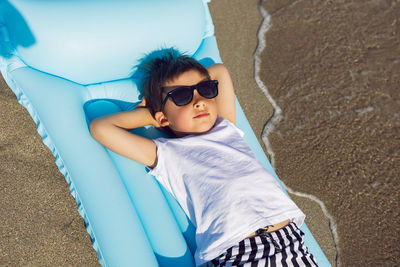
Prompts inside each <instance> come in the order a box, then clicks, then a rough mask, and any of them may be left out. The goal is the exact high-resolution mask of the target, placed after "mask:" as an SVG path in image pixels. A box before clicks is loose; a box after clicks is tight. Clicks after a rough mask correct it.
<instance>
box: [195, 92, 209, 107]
mask: <svg viewBox="0 0 400 267" xmlns="http://www.w3.org/2000/svg"><path fill="white" fill-rule="evenodd" d="M205 100H206V99H205V98H204V97H202V96H201V95H200V94H199V93H198V92H197V90H194V92H193V106H194V107H195V108H201V107H205V105H206V101H205Z"/></svg>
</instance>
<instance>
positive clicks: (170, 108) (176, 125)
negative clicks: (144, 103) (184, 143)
mask: <svg viewBox="0 0 400 267" xmlns="http://www.w3.org/2000/svg"><path fill="white" fill-rule="evenodd" d="M204 80H206V77H204V76H203V75H202V74H200V72H198V71H197V70H189V71H186V72H184V73H182V74H181V75H179V76H178V77H176V78H175V79H173V80H171V81H169V82H167V83H166V84H165V85H164V88H165V89H164V92H163V97H165V96H166V94H167V93H168V92H170V91H172V90H173V89H176V88H177V87H179V86H188V85H195V84H198V83H199V82H201V81H204ZM162 114H163V116H164V121H162V122H163V123H164V124H163V123H160V122H159V123H160V125H161V126H169V128H170V129H171V130H172V131H174V133H175V134H176V135H177V136H179V137H181V136H185V135H187V134H196V133H204V132H206V131H208V130H210V129H211V128H212V127H213V125H214V123H215V121H216V119H217V105H216V102H215V98H213V99H207V98H204V97H202V96H201V95H199V93H198V92H197V90H194V91H193V100H192V101H191V102H190V103H189V104H187V105H185V106H177V105H175V103H174V102H173V101H172V100H171V98H170V97H169V98H168V99H167V101H166V102H165V104H164V109H163V112H162Z"/></svg>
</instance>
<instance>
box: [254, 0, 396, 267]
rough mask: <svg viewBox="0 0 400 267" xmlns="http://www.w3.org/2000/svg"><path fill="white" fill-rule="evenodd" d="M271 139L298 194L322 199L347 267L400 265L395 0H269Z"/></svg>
mask: <svg viewBox="0 0 400 267" xmlns="http://www.w3.org/2000/svg"><path fill="white" fill-rule="evenodd" d="M262 5H263V7H264V8H265V9H266V10H268V12H269V13H270V14H272V19H271V24H272V27H271V29H270V30H269V31H268V33H267V34H266V40H267V48H266V49H265V50H264V52H263V53H262V56H261V57H262V66H261V77H262V80H263V81H264V83H265V84H266V85H267V87H268V90H269V93H270V94H271V96H272V98H273V99H274V100H275V101H276V103H277V105H278V106H279V107H280V108H281V109H282V116H281V121H280V123H279V124H277V125H276V127H275V129H274V131H273V132H272V133H271V134H270V135H269V137H268V139H269V141H270V143H271V147H272V150H273V151H274V152H275V168H276V170H277V172H278V175H279V176H280V177H283V179H284V180H285V183H286V184H287V185H288V186H290V187H291V188H292V189H294V190H296V191H300V192H305V193H308V194H313V195H314V196H316V197H318V198H319V199H320V200H322V201H323V202H324V203H325V205H326V208H327V210H328V212H329V213H330V214H331V215H332V216H333V218H334V221H335V222H336V226H337V233H338V246H339V248H340V253H339V260H340V262H341V263H342V266H398V265H399V263H400V261H399V256H400V247H399V245H398V244H399V241H400V240H399V234H398V228H399V225H400V216H399V204H398V203H399V190H400V182H399V173H400V160H399V151H400V136H399V133H400V94H399V89H400V16H399V15H400V3H399V1H278V0H268V1H263V3H262Z"/></svg>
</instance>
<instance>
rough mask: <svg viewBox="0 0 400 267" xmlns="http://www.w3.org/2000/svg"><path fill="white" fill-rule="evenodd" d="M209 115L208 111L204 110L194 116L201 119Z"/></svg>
mask: <svg viewBox="0 0 400 267" xmlns="http://www.w3.org/2000/svg"><path fill="white" fill-rule="evenodd" d="M208 115H209V114H208V113H207V112H202V113H199V114H197V115H196V116H195V117H194V118H195V119H201V118H204V117H207V116H208Z"/></svg>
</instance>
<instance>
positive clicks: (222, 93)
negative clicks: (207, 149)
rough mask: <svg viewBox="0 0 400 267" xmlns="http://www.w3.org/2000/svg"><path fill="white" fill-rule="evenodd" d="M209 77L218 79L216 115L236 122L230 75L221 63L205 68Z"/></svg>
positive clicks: (233, 93)
mask: <svg viewBox="0 0 400 267" xmlns="http://www.w3.org/2000/svg"><path fill="white" fill-rule="evenodd" d="M207 70H208V72H209V73H210V76H211V79H213V80H218V96H217V97H216V102H217V108H218V115H219V116H221V117H224V118H225V119H227V120H229V121H231V122H232V123H234V124H235V123H236V103H235V92H234V88H233V84H232V79H231V76H230V75H229V72H228V70H227V69H226V67H225V66H224V65H222V64H215V65H212V66H210V67H208V68H207Z"/></svg>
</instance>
